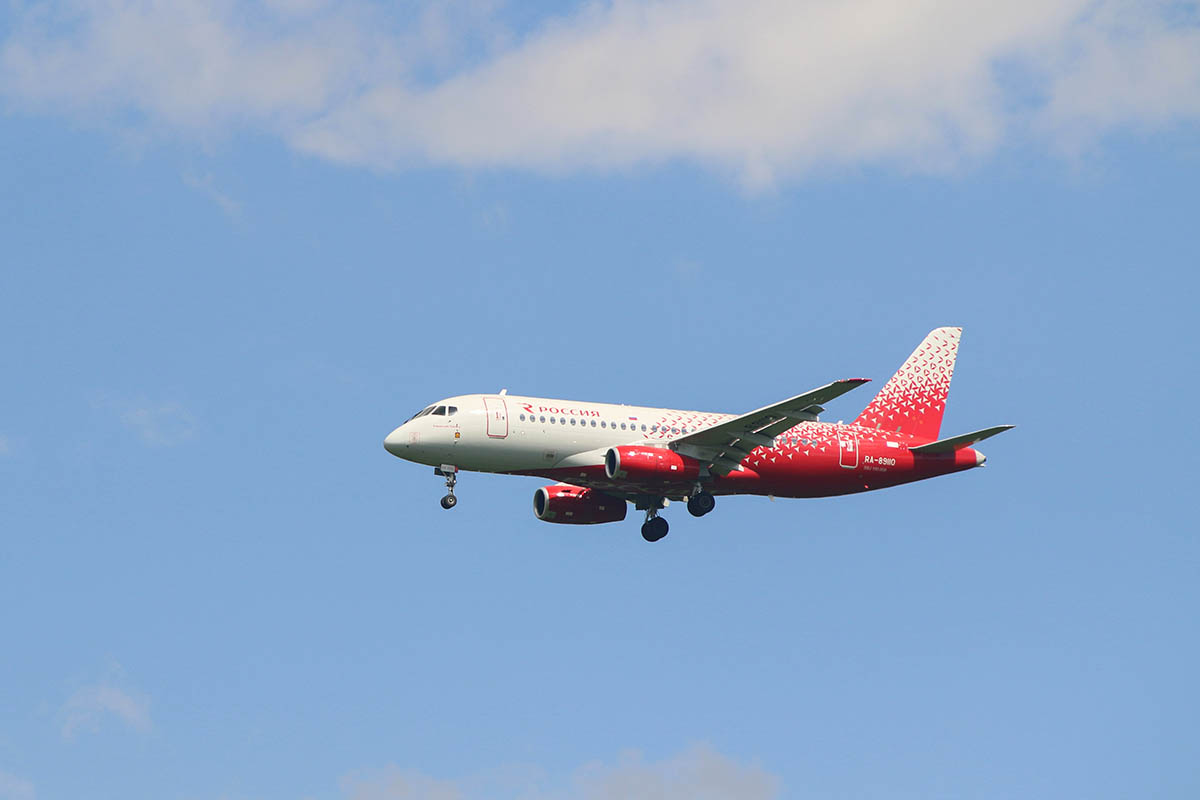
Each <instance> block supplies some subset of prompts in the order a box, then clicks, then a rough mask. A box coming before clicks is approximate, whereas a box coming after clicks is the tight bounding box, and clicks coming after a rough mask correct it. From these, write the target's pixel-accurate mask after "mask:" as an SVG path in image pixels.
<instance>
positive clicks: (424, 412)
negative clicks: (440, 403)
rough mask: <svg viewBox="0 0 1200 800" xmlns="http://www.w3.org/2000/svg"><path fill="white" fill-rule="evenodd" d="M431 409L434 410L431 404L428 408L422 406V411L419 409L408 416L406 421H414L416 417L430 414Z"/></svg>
mask: <svg viewBox="0 0 1200 800" xmlns="http://www.w3.org/2000/svg"><path fill="white" fill-rule="evenodd" d="M430 411H433V406H429V407H428V408H422V409H421V410H420V411H418V412H417V413H415V414H413V415H412V416H411V417H409V418H408V419H407V420H405V421H406V422H412V421H413V420H414V419H416V418H417V417H423V416H425V415H426V414H428V413H429V412H430Z"/></svg>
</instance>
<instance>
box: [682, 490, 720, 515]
mask: <svg viewBox="0 0 1200 800" xmlns="http://www.w3.org/2000/svg"><path fill="white" fill-rule="evenodd" d="M716 507H717V499H716V498H715V497H713V496H712V495H711V494H709V493H708V492H703V491H702V492H696V493H695V494H694V495H692V496H691V497H689V498H688V501H687V509H688V513H689V514H691V515H692V516H693V517H703V516H704V515H705V514H707V513H708V512H710V511H712V510H713V509H714V508H716Z"/></svg>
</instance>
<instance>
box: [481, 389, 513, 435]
mask: <svg viewBox="0 0 1200 800" xmlns="http://www.w3.org/2000/svg"><path fill="white" fill-rule="evenodd" d="M483 408H484V410H485V411H486V412H487V435H488V436H490V437H491V438H493V439H503V438H505V437H506V436H508V406H507V405H505V403H504V398H503V397H485V398H483Z"/></svg>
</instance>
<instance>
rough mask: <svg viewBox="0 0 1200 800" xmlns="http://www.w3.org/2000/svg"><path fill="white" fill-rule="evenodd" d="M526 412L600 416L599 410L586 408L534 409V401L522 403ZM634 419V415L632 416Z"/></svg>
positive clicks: (567, 415)
mask: <svg viewBox="0 0 1200 800" xmlns="http://www.w3.org/2000/svg"><path fill="white" fill-rule="evenodd" d="M521 408H523V409H525V413H526V414H559V415H561V416H565V417H598V416H600V412H599V411H589V410H588V409H586V408H559V407H558V406H538V407H537V409H536V410H534V407H533V403H521ZM630 419H632V417H630Z"/></svg>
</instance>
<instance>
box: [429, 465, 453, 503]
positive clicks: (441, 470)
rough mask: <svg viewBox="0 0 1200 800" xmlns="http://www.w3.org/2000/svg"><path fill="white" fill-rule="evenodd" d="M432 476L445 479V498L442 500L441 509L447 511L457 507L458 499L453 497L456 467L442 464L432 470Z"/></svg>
mask: <svg viewBox="0 0 1200 800" xmlns="http://www.w3.org/2000/svg"><path fill="white" fill-rule="evenodd" d="M433 474H434V475H440V476H441V477H443V478H445V479H446V496H445V497H443V498H442V508H444V509H446V510H447V511H449V510H450V509H452V508H454V507H455V506H456V505H458V498H457V497H455V496H454V485H455V484H456V483H458V467H456V466H454V465H453V464H442V465H441V466H440V467H434V468H433Z"/></svg>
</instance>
